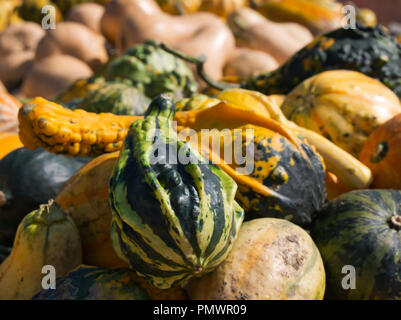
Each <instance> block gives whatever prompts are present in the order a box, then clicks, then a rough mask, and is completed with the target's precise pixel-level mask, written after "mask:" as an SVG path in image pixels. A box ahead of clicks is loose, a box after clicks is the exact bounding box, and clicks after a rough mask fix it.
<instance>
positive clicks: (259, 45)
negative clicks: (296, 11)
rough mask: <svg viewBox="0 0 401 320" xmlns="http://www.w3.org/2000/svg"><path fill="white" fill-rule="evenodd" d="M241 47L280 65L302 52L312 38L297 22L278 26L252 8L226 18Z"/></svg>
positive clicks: (278, 24) (243, 9) (235, 12)
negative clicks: (265, 56)
mask: <svg viewBox="0 0 401 320" xmlns="http://www.w3.org/2000/svg"><path fill="white" fill-rule="evenodd" d="M227 24H228V25H229V27H230V29H231V31H232V32H233V33H234V35H235V39H236V43H237V45H238V46H241V47H247V48H251V49H255V50H261V51H264V52H266V53H268V54H270V55H271V56H273V57H274V59H276V60H277V62H278V63H279V64H281V63H283V62H285V61H286V60H287V59H288V58H290V57H291V56H292V55H293V54H295V53H296V52H297V51H298V50H300V49H302V48H303V47H304V46H305V45H307V44H308V43H309V42H310V41H312V39H313V36H312V34H311V33H310V31H308V29H307V28H305V27H303V26H301V25H299V24H296V23H276V22H272V21H270V20H268V19H266V18H265V17H263V16H262V15H261V14H260V13H258V12H257V11H254V10H252V9H250V8H241V9H238V10H236V11H234V12H233V13H232V14H231V15H230V16H229V17H228V19H227Z"/></svg>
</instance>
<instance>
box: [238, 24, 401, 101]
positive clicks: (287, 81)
mask: <svg viewBox="0 0 401 320" xmlns="http://www.w3.org/2000/svg"><path fill="white" fill-rule="evenodd" d="M334 69H347V70H355V71H359V72H362V73H364V74H365V75H367V76H370V77H372V78H375V79H378V80H380V81H382V82H383V83H384V84H385V85H386V86H387V87H389V88H390V89H392V90H393V91H394V92H395V93H396V94H397V95H398V97H401V44H399V43H397V41H396V39H395V37H393V36H391V35H390V34H389V33H388V32H387V31H385V29H384V28H383V27H381V26H378V27H364V26H361V25H357V28H356V29H344V28H340V29H337V30H335V31H332V32H330V33H327V34H325V35H322V36H320V37H318V38H316V39H315V40H314V41H312V42H311V43H310V44H309V45H307V46H306V47H305V48H303V49H302V50H300V51H298V53H296V54H295V55H294V56H293V57H292V58H291V59H290V60H288V61H287V62H286V63H285V64H284V65H282V66H281V67H280V68H278V69H276V70H275V71H273V72H270V73H265V74H261V75H259V76H256V77H252V78H250V79H249V80H247V81H246V82H244V83H242V85H241V86H242V87H243V88H246V89H251V90H256V91H260V92H262V93H264V94H287V93H288V92H290V91H291V90H292V89H293V88H294V87H295V86H296V85H298V84H299V83H300V82H301V81H303V80H305V79H307V78H309V77H311V76H313V75H315V74H317V73H320V72H322V71H326V70H334Z"/></svg>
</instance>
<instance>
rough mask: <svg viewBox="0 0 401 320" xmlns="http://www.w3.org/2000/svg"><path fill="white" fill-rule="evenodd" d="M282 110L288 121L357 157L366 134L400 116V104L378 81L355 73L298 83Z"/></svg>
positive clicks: (338, 72) (321, 75)
mask: <svg viewBox="0 0 401 320" xmlns="http://www.w3.org/2000/svg"><path fill="white" fill-rule="evenodd" d="M281 109H282V110H283V113H284V115H285V116H286V117H287V118H288V120H291V121H294V122H295V123H296V124H298V125H300V126H302V127H304V128H307V129H310V130H313V131H315V132H317V133H319V134H321V135H323V136H324V137H326V138H327V139H329V140H331V141H333V142H334V143H335V144H336V145H338V146H339V147H341V148H342V149H344V150H346V151H347V152H349V153H351V154H352V155H354V156H356V157H357V156H358V154H359V152H360V151H361V149H362V146H363V144H364V142H365V141H366V139H367V137H368V136H369V134H370V133H371V132H372V131H373V130H374V129H376V128H377V127H378V126H379V125H380V124H382V123H384V122H385V121H387V120H389V119H390V118H391V117H393V116H394V115H396V114H397V113H401V104H400V101H399V99H398V97H397V96H396V95H395V94H394V92H392V91H391V90H390V89H388V88H387V87H386V86H384V85H383V84H382V83H381V82H380V81H377V80H375V79H373V78H370V77H368V76H365V75H364V74H362V73H359V72H355V71H349V70H333V71H325V72H322V73H319V74H317V75H315V76H313V77H311V78H309V79H307V80H305V81H303V82H302V83H300V84H299V85H298V86H297V87H296V88H295V89H294V90H292V91H291V92H290V93H289V94H288V95H287V98H286V100H285V101H284V102H283V104H282V106H281Z"/></svg>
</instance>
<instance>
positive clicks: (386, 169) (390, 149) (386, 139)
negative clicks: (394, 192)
mask: <svg viewBox="0 0 401 320" xmlns="http://www.w3.org/2000/svg"><path fill="white" fill-rule="evenodd" d="M359 159H360V160H361V162H363V163H364V164H365V165H366V166H368V167H369V168H370V169H371V170H372V173H373V182H372V185H371V187H372V188H392V189H401V170H400V168H401V113H400V114H398V115H396V116H394V117H393V118H391V119H390V120H388V121H387V122H385V123H383V124H382V125H381V126H380V127H378V128H377V129H376V130H375V131H373V132H372V134H371V135H370V136H369V137H368V139H367V140H366V142H365V144H364V146H363V148H362V151H361V153H360V155H359Z"/></svg>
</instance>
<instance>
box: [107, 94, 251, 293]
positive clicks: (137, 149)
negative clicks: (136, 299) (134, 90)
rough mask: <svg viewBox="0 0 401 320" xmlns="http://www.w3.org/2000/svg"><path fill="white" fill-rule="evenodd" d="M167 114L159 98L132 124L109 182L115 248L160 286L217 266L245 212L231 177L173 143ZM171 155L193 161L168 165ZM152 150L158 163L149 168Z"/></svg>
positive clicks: (170, 107)
mask: <svg viewBox="0 0 401 320" xmlns="http://www.w3.org/2000/svg"><path fill="white" fill-rule="evenodd" d="M173 117H174V104H173V102H172V100H170V99H168V98H167V97H166V96H164V95H160V96H158V97H157V98H156V99H155V100H154V101H153V102H152V103H151V105H150V107H149V110H148V113H147V116H146V117H145V119H143V120H137V121H136V122H134V123H133V124H132V125H131V127H130V131H129V134H128V136H127V139H126V140H125V143H124V147H123V150H122V151H121V153H120V157H119V160H118V162H117V164H116V166H115V169H114V173H113V176H112V178H111V181H110V194H109V195H110V203H111V207H112V211H113V220H112V231H111V238H112V242H113V246H114V248H115V250H116V252H117V253H118V254H119V255H120V257H121V258H122V259H124V260H126V261H127V262H128V263H129V264H130V266H131V268H132V269H134V270H135V271H136V272H137V273H138V274H139V275H140V276H143V277H145V278H146V279H147V280H148V281H149V282H151V283H152V284H153V285H154V286H156V287H159V288H169V287H172V286H176V285H181V284H184V283H185V282H186V281H187V280H188V279H190V278H192V277H194V276H199V275H201V274H203V273H205V272H209V271H211V270H212V269H213V268H215V267H216V266H217V265H219V264H220V263H221V262H222V261H223V260H224V258H225V257H226V256H227V254H228V252H229V251H230V249H231V246H232V243H233V241H234V239H235V238H236V236H237V232H238V229H239V227H240V225H241V223H242V220H243V214H244V213H243V210H242V208H241V207H240V206H239V205H238V204H237V203H236V202H235V200H234V197H235V193H236V189H237V185H236V184H235V182H234V180H232V179H231V178H230V177H229V176H228V175H227V174H226V173H225V172H223V171H222V170H221V169H219V168H218V167H217V166H215V165H211V164H209V163H208V161H207V160H206V159H204V158H202V157H201V156H200V155H199V154H198V153H197V152H196V151H194V150H193V149H192V147H191V146H190V145H189V143H184V142H183V141H181V140H179V139H178V137H177V133H176V132H175V131H174V130H173V128H172V121H171V120H172V119H173ZM163 150H166V151H165V152H164V151H163ZM177 150H178V152H179V153H182V154H185V155H187V156H190V157H191V158H192V159H196V160H197V162H196V163H189V164H183V163H182V161H179V160H180V159H178V161H177V164H174V163H173V161H172V159H173V158H172V155H173V154H176V151H177ZM157 153H158V155H159V156H160V159H161V161H159V163H156V164H152V161H151V157H152V156H153V155H156V154H157ZM164 160H166V161H164ZM164 163H166V164H164Z"/></svg>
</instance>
